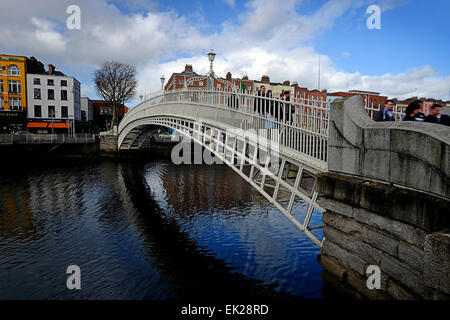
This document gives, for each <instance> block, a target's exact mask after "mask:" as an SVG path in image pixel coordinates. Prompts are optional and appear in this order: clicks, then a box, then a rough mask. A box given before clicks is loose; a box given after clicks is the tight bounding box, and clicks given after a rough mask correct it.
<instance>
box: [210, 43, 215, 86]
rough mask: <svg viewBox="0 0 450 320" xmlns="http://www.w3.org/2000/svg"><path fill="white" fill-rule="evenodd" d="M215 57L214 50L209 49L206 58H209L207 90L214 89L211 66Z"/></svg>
mask: <svg viewBox="0 0 450 320" xmlns="http://www.w3.org/2000/svg"><path fill="white" fill-rule="evenodd" d="M215 57H216V53H215V52H214V50H213V49H211V51H209V52H208V59H209V62H210V65H209V72H208V90H209V91H213V90H214V68H213V63H214V59H215Z"/></svg>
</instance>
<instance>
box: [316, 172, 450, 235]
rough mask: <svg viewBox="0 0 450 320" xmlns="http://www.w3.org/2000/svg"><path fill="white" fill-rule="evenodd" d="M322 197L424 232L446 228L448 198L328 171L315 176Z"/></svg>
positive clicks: (449, 217) (448, 224)
mask: <svg viewBox="0 0 450 320" xmlns="http://www.w3.org/2000/svg"><path fill="white" fill-rule="evenodd" d="M315 190H316V191H317V192H318V193H319V194H321V195H322V196H323V197H326V198H332V199H335V200H337V201H341V202H343V203H345V204H348V205H350V206H352V207H356V208H364V209H367V210H370V211H372V212H374V213H377V214H379V215H382V216H385V217H389V218H391V219H395V220H399V221H402V222H405V223H407V224H410V225H413V226H415V227H417V228H420V229H423V230H425V231H426V232H428V233H431V232H435V231H438V230H441V229H442V228H450V199H449V200H446V199H443V198H439V197H435V196H432V195H428V194H425V193H423V192H417V191H414V190H409V189H404V188H400V187H395V186H391V185H388V184H385V183H382V182H376V181H372V180H368V179H361V178H357V177H354V176H348V175H343V174H337V173H332V172H327V173H322V174H319V175H317V182H316V186H315Z"/></svg>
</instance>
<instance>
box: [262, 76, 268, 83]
mask: <svg viewBox="0 0 450 320" xmlns="http://www.w3.org/2000/svg"><path fill="white" fill-rule="evenodd" d="M261 82H264V83H269V82H270V78H269V76H268V75H266V74H265V75H263V76H262V77H261Z"/></svg>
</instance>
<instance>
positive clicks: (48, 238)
mask: <svg viewBox="0 0 450 320" xmlns="http://www.w3.org/2000/svg"><path fill="white" fill-rule="evenodd" d="M0 179H1V181H2V183H1V185H0V191H1V193H2V194H4V195H5V197H1V198H0V241H1V243H2V246H1V247H0V278H1V279H6V281H2V283H1V286H0V298H2V299H41V298H45V299H60V298H65V299H71V298H83V299H85V298H91V299H93V298H97V299H111V298H117V299H120V298H127V299H141V298H147V299H178V298H187V297H189V298H196V297H197V298H202V299H208V298H211V299H221V298H225V297H230V296H232V297H273V298H278V299H297V298H301V297H308V298H310V297H316V298H317V297H322V286H323V285H322V282H321V278H320V277H321V272H322V268H321V267H320V265H319V264H318V262H317V261H316V256H317V254H318V253H319V248H318V247H317V246H315V245H314V244H313V243H312V242H311V241H309V239H308V238H307V237H306V236H300V237H299V234H298V232H297V229H296V228H295V227H294V226H293V225H292V224H290V223H289V221H288V220H286V219H283V217H282V216H280V215H278V214H276V209H275V208H273V207H271V208H268V207H267V202H266V200H265V199H264V198H263V197H262V196H260V195H259V194H258V193H257V192H255V191H254V190H253V189H252V188H250V187H249V185H248V184H247V183H246V182H245V181H244V180H242V179H240V178H239V176H238V175H236V174H235V173H234V172H233V171H232V170H231V169H229V168H228V167H226V166H220V165H219V166H174V165H172V164H171V163H170V162H167V161H157V162H151V163H146V164H145V163H144V164H143V163H140V162H139V163H130V164H118V163H110V162H102V163H89V164H79V163H77V164H71V165H66V166H63V165H55V164H50V165H42V166H38V167H35V168H32V169H30V170H24V171H23V172H22V174H20V175H17V173H15V174H14V175H7V174H5V173H2V175H1V176H0ZM192 189H194V190H195V191H196V194H197V195H198V196H197V198H195V197H192V196H191V194H190V192H192V191H191V190H192ZM207 213H208V214H207ZM318 219H320V217H318ZM70 264H77V265H79V266H80V267H81V269H82V288H83V290H81V291H77V292H71V291H68V290H67V289H66V287H65V281H66V277H67V275H66V273H65V270H66V268H67V266H68V265H70Z"/></svg>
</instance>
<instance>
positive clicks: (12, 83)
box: [8, 80, 20, 93]
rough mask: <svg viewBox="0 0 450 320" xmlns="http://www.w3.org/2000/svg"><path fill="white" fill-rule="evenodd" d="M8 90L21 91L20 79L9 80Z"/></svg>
mask: <svg viewBox="0 0 450 320" xmlns="http://www.w3.org/2000/svg"><path fill="white" fill-rule="evenodd" d="M8 92H9V93H20V80H8Z"/></svg>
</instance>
